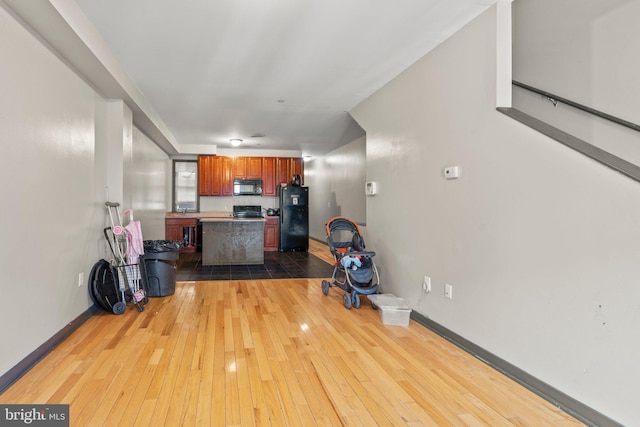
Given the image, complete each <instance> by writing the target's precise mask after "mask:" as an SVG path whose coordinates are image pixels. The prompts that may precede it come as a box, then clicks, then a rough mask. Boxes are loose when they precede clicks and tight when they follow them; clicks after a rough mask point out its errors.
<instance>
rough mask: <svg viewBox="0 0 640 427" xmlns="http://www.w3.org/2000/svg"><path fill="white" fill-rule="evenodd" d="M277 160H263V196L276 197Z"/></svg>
mask: <svg viewBox="0 0 640 427" xmlns="http://www.w3.org/2000/svg"><path fill="white" fill-rule="evenodd" d="M276 184H277V182H276V158H275V157H263V158H262V195H263V196H275V195H276Z"/></svg>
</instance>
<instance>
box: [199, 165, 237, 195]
mask: <svg viewBox="0 0 640 427" xmlns="http://www.w3.org/2000/svg"><path fill="white" fill-rule="evenodd" d="M232 160H233V159H231V158H230V157H224V156H198V194H199V195H200V196H233V162H232Z"/></svg>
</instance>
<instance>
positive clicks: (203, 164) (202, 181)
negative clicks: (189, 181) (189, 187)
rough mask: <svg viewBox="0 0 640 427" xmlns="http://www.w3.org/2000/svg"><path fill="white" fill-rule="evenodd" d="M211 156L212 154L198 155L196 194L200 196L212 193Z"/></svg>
mask: <svg viewBox="0 0 640 427" xmlns="http://www.w3.org/2000/svg"><path fill="white" fill-rule="evenodd" d="M213 158H214V156H198V194H199V195H200V196H211V195H212V194H211V193H212V190H211V184H212V174H213V167H212V166H211V163H212V161H213V160H212V159H213Z"/></svg>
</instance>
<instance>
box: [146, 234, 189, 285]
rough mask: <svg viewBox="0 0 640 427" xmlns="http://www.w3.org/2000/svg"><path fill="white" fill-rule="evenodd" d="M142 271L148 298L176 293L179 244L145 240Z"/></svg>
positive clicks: (167, 241) (169, 241) (170, 241)
mask: <svg viewBox="0 0 640 427" xmlns="http://www.w3.org/2000/svg"><path fill="white" fill-rule="evenodd" d="M143 243H144V255H143V259H144V269H145V274H144V276H146V286H145V288H146V291H147V295H148V296H150V297H166V296H168V295H173V293H174V292H175V291H176V271H177V265H178V258H179V256H180V243H179V242H176V241H173V240H145V241H144V242H143Z"/></svg>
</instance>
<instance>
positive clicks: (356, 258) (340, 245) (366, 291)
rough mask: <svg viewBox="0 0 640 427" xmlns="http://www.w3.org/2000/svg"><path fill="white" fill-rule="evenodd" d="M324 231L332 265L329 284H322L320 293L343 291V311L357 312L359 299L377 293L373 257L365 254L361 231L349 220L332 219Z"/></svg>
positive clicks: (326, 281) (325, 281) (370, 254)
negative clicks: (346, 309) (352, 310)
mask: <svg viewBox="0 0 640 427" xmlns="http://www.w3.org/2000/svg"><path fill="white" fill-rule="evenodd" d="M325 229H326V232H327V243H328V244H329V249H330V250H331V253H332V254H333V259H334V260H335V264H334V268H333V275H332V276H331V282H329V281H328V280H323V281H322V293H323V294H325V295H329V289H331V287H332V286H337V287H339V288H340V289H342V290H343V291H345V294H344V296H343V298H342V302H343V304H344V306H345V308H351V307H352V306H353V307H355V308H360V295H371V294H377V293H378V286H379V282H380V277H379V276H378V270H377V268H376V265H375V263H374V262H373V257H374V256H375V254H376V253H375V252H370V251H365V250H364V240H363V239H362V235H361V233H360V227H358V224H356V223H355V222H353V221H351V220H350V219H348V218H345V217H342V216H337V217H335V218H332V219H330V220H329V222H327V224H326V225H325ZM374 278H375V280H374Z"/></svg>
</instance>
